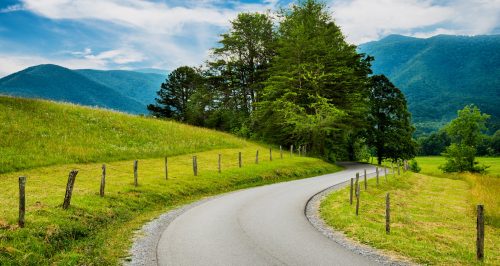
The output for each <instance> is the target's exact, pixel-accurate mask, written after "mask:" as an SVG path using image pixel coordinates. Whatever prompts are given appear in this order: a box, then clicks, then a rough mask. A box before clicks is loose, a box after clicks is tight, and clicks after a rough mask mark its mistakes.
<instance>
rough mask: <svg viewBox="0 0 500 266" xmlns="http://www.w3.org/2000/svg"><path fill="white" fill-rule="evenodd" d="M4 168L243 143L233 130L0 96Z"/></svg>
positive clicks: (0, 150)
mask: <svg viewBox="0 0 500 266" xmlns="http://www.w3.org/2000/svg"><path fill="white" fill-rule="evenodd" d="M0 123H1V124H2V127H0V136H1V138H0V154H2V156H0V173H5V172H10V171H16V170H22V169H28V168H33V167H38V166H47V165H55V164H65V163H89V162H103V161H116V160H125V159H133V158H152V157H162V156H165V155H169V156H170V155H177V154H186V153H192V152H195V151H204V150H210V149H215V148H236V147H244V146H245V145H247V144H246V142H245V141H244V140H241V139H238V138H235V137H233V136H231V135H229V134H224V133H219V132H217V133H215V132H213V131H210V130H207V129H202V128H197V127H191V126H186V125H183V124H179V123H176V122H169V121H160V120H156V119H150V118H144V117H138V116H132V115H127V114H123V113H117V112H112V111H106V110H99V109H90V108H85V107H79V106H75V105H71V104H55V103H52V102H49V101H41V100H30V99H21V98H10V97H0Z"/></svg>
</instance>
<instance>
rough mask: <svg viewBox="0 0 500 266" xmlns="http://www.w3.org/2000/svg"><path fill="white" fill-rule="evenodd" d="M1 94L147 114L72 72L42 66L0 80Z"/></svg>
mask: <svg viewBox="0 0 500 266" xmlns="http://www.w3.org/2000/svg"><path fill="white" fill-rule="evenodd" d="M0 94H6V95H12V96H20V97H28V98H42V99H49V100H56V101H63V102H71V103H77V104H82V105H87V106H99V107H105V108H110V109H115V110H122V111H126V112H129V113H145V112H146V111H145V106H144V105H143V104H142V103H140V102H138V101H136V100H134V99H132V98H130V97H128V96H125V95H123V94H121V93H119V92H117V91H115V90H113V89H111V88H109V87H107V86H104V85H102V84H100V83H97V82H94V81H92V80H90V79H88V78H86V77H84V76H83V75H80V74H78V73H76V72H74V71H72V70H70V69H67V68H64V67H60V66H56V65H39V66H34V67H29V68H27V69H25V70H22V71H19V72H17V73H14V74H11V75H9V76H7V77H4V78H2V79H0Z"/></svg>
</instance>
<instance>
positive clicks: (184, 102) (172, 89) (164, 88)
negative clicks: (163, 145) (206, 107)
mask: <svg viewBox="0 0 500 266" xmlns="http://www.w3.org/2000/svg"><path fill="white" fill-rule="evenodd" d="M201 86H203V77H202V76H201V75H200V73H199V71H198V70H197V69H195V68H192V67H188V66H182V67H179V68H177V69H175V70H174V71H172V73H170V74H169V75H168V78H167V80H166V81H165V83H162V84H161V88H160V90H159V91H158V92H157V93H156V94H157V95H158V97H159V98H156V99H155V101H156V104H150V105H148V110H149V111H150V112H151V113H152V114H153V115H154V116H157V117H168V118H173V119H176V120H179V121H186V120H187V118H188V112H187V110H188V104H189V101H190V98H191V96H192V95H193V94H194V93H195V92H196V90H197V89H199V88H200V87H201Z"/></svg>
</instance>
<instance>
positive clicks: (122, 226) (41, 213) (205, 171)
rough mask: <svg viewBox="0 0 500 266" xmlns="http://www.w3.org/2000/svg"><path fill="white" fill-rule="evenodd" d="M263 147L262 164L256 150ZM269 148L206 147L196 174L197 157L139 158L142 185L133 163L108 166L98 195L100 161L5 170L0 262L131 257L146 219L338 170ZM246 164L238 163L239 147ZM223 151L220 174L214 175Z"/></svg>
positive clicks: (103, 261)
mask: <svg viewBox="0 0 500 266" xmlns="http://www.w3.org/2000/svg"><path fill="white" fill-rule="evenodd" d="M256 149H260V150H261V158H260V160H259V164H255V151H256ZM264 150H266V148H263V147H261V146H258V145H255V144H249V145H248V146H247V147H246V148H244V149H224V150H214V151H208V152H202V153H198V154H196V155H197V156H198V165H199V175H198V176H197V177H194V176H193V172H192V165H191V158H192V157H191V156H192V154H188V155H182V156H176V157H171V158H169V179H168V180H165V176H164V160H163V158H161V159H147V160H140V161H139V186H138V187H134V186H133V173H132V161H120V162H111V163H108V164H107V169H108V173H107V180H106V196H105V197H104V198H100V197H99V183H100V175H101V170H100V167H101V165H100V164H75V165H64V166H53V167H45V168H37V169H32V170H28V171H25V172H23V173H19V172H17V173H8V174H2V175H0V186H1V187H2V193H1V194H0V202H2V205H1V206H0V265H82V264H83V265H115V264H118V263H119V261H120V258H123V257H124V256H125V255H126V254H127V250H128V248H129V246H130V243H131V236H132V233H133V231H134V230H135V229H137V228H139V227H140V226H141V225H142V224H143V223H144V222H146V221H148V220H149V219H151V218H153V217H155V216H157V215H159V214H160V213H162V212H164V211H166V210H169V209H172V208H174V207H175V206H178V205H181V204H185V203H188V202H191V201H194V200H197V199H200V198H203V197H205V196H210V195H214V194H218V193H223V192H227V191H231V190H236V189H241V188H246V187H252V186H258V185H263V184H269V183H275V182H281V181H287V180H292V179H298V178H304V177H310V176H315V175H320V174H324V173H328V172H334V171H337V170H339V167H337V166H334V165H331V164H328V163H325V162H323V161H321V160H318V159H314V158H306V157H293V158H289V156H285V158H284V159H279V153H278V154H275V155H274V160H273V161H272V162H271V161H269V157H268V155H267V156H266V155H264V154H265V153H264V152H262V151H264ZM239 151H242V153H243V159H244V160H243V168H239V167H238V165H237V164H238V159H237V156H238V152H239ZM219 153H221V154H222V158H223V160H222V162H223V164H222V169H223V171H222V173H221V174H219V173H218V172H217V158H218V154H219ZM71 169H78V170H79V171H80V173H79V174H78V176H77V177H76V183H75V189H74V194H73V199H72V202H71V207H70V208H69V209H68V210H67V211H64V210H62V208H61V207H60V206H61V204H62V200H63V197H64V190H65V185H66V181H67V175H68V172H69V170H71ZM19 175H26V176H27V177H28V181H27V186H26V197H27V216H26V227H25V228H23V229H20V228H17V226H16V225H15V224H16V220H17V204H18V196H17V177H18V176H19Z"/></svg>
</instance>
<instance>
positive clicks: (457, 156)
mask: <svg viewBox="0 0 500 266" xmlns="http://www.w3.org/2000/svg"><path fill="white" fill-rule="evenodd" d="M475 155H476V149H475V148H474V147H471V146H467V145H463V144H461V145H460V144H456V143H453V144H451V145H450V146H449V147H448V148H446V152H445V153H443V156H445V157H446V163H445V164H444V165H441V166H439V168H440V169H441V170H443V172H445V173H451V172H466V171H469V172H477V173H482V172H484V171H485V170H486V168H488V166H484V165H478V163H477V161H475Z"/></svg>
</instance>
